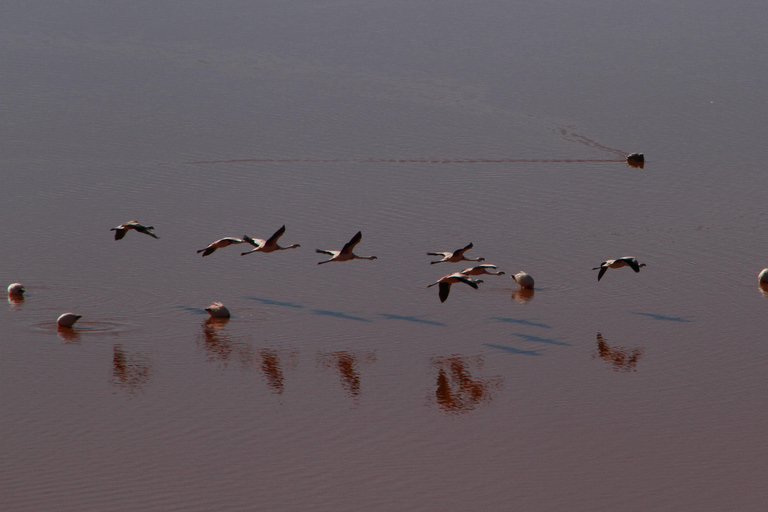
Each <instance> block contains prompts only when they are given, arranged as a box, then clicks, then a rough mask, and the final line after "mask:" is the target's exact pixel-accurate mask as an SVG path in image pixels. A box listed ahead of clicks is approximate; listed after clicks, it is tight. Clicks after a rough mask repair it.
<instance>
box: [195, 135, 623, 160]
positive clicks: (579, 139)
mask: <svg viewBox="0 0 768 512" xmlns="http://www.w3.org/2000/svg"><path fill="white" fill-rule="evenodd" d="M552 131H553V132H555V133H558V134H559V135H560V136H561V137H562V138H563V139H564V140H566V141H568V142H573V143H576V144H580V145H582V146H587V147H589V148H594V149H598V150H600V151H602V152H605V153H611V154H614V155H616V157H615V158H234V159H227V160H198V161H194V162H184V165H205V164H209V165H210V164H236V163H285V164H294V163H313V164H334V163H355V164H370V163H375V164H507V163H546V164H551V163H574V162H579V163H581V162H589V163H601V162H606V163H607V162H612V163H615V162H626V154H627V153H626V152H624V151H621V150H618V149H615V148H611V147H609V146H606V145H605V144H601V143H599V142H597V141H595V140H594V139H590V138H589V137H585V136H584V135H580V134H578V133H576V132H574V131H572V130H569V128H556V129H553V130H552ZM619 157H620V158H619Z"/></svg>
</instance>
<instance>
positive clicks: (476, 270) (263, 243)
mask: <svg viewBox="0 0 768 512" xmlns="http://www.w3.org/2000/svg"><path fill="white" fill-rule="evenodd" d="M154 229H155V228H154V227H153V226H144V225H142V224H139V223H138V222H137V221H135V220H131V221H128V222H125V223H123V224H120V225H119V226H117V227H115V228H111V229H110V231H114V232H115V240H121V239H122V238H123V237H124V236H125V235H126V233H128V231H130V230H134V231H137V232H139V233H143V234H145V235H149V236H151V237H152V238H159V237H158V236H157V235H155V234H154V233H153V232H152V231H153V230H154ZM284 233H285V226H284V225H283V226H282V227H281V228H280V229H278V230H277V231H275V233H274V234H273V235H272V236H271V237H269V238H268V239H266V240H263V239H261V238H251V237H250V236H248V235H244V236H243V237H242V238H236V237H224V238H220V239H218V240H216V241H215V242H212V243H210V244H209V245H208V246H207V247H205V248H204V249H200V250H199V251H197V253H198V254H200V253H202V256H203V257H205V256H210V255H211V254H213V253H214V252H215V251H216V250H218V249H222V248H224V247H229V246H230V245H237V244H243V243H245V244H249V245H251V246H253V249H250V250H248V251H245V252H243V253H241V255H242V256H245V255H246V254H252V253H254V252H263V253H270V252H275V251H283V250H287V249H296V248H298V247H300V245H299V244H293V245H288V246H281V245H278V243H277V242H278V240H279V239H280V237H281V236H283V234H284ZM362 238H363V234H362V232H360V231H358V232H357V233H356V234H355V236H353V237H352V239H351V240H350V241H349V242H347V243H346V244H345V245H344V247H342V248H341V250H338V251H337V250H330V249H316V250H315V252H318V253H320V254H326V255H328V256H330V258H329V259H327V260H324V261H319V262H317V264H318V265H323V264H325V263H331V262H333V261H349V260H375V259H376V256H358V255H357V254H355V253H354V252H352V251H353V250H354V249H355V247H356V246H357V244H359V243H360V240H362ZM472 247H473V246H472V243H471V242H470V243H469V244H467V245H466V246H464V247H462V248H460V249H457V250H455V251H453V252H449V251H442V252H428V253H427V255H428V256H439V257H440V258H441V259H439V260H437V261H431V262H430V264H431V265H434V264H437V263H459V262H461V261H472V262H478V263H479V262H482V261H485V258H468V257H467V256H465V253H466V252H467V251H469V250H470V249H472ZM644 266H646V265H645V263H638V261H637V259H635V258H633V257H631V256H624V257H622V258H617V259H615V260H607V261H604V262H602V263H601V264H600V266H599V267H595V268H593V269H592V270H599V271H600V272H598V274H597V280H598V281H600V279H602V278H603V275H604V274H605V272H606V271H607V270H608V269H609V268H622V267H630V268H631V269H632V270H634V271H635V272H640V269H641V268H642V267H644ZM497 270H498V267H497V266H496V265H491V264H488V263H484V264H480V265H475V266H472V267H468V268H465V269H464V270H462V271H461V272H453V273H451V274H447V275H445V276H443V277H441V278H440V279H438V280H437V281H435V282H434V283H432V284H430V285H428V286H427V287H428V288H430V287H432V286H435V285H437V286H438V296H439V297H440V302H445V300H446V299H447V298H448V294H449V293H450V292H451V286H452V285H454V284H456V283H464V284H466V285H468V286H471V287H472V288H474V289H478V286H477V285H478V284H479V283H482V282H483V281H482V280H481V279H476V278H475V279H473V278H472V276H480V275H483V274H487V275H493V276H500V275H504V272H501V271H497ZM510 277H511V278H512V279H513V280H514V281H515V282H516V283H517V284H519V285H520V287H521V288H523V289H526V290H533V286H534V281H533V277H531V275H530V274H528V273H527V272H522V271H521V272H518V273H517V274H514V275H512V276H510ZM760 282H768V269H765V270H763V272H761V273H760ZM8 294H9V295H11V296H16V297H21V296H22V295H23V294H24V287H23V286H22V285H21V283H13V284H11V285H10V286H9V287H8ZM205 310H206V311H207V312H208V314H209V315H210V316H211V317H212V318H229V316H230V313H229V310H227V308H226V307H225V306H224V305H223V304H222V303H221V302H214V303H213V304H211V305H210V306H209V307H207V308H205ZM80 318H81V315H76V314H74V313H64V314H63V315H61V316H60V317H59V318H58V320H57V325H58V326H59V327H62V328H71V327H72V326H74V324H75V322H77V321H78V320H79V319H80Z"/></svg>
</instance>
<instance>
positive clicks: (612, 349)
mask: <svg viewBox="0 0 768 512" xmlns="http://www.w3.org/2000/svg"><path fill="white" fill-rule="evenodd" d="M642 355H643V350H642V349H640V348H634V349H626V348H623V347H619V346H615V345H614V346H611V345H609V344H608V343H607V342H606V341H605V339H603V335H602V334H600V333H599V332H598V333H597V351H596V352H595V353H594V354H592V358H593V359H594V358H597V357H599V358H600V359H602V360H603V361H605V362H606V363H607V364H608V365H609V366H610V367H611V368H612V369H613V371H616V372H634V371H637V369H636V368H635V367H636V366H637V363H638V361H640V358H641V357H642Z"/></svg>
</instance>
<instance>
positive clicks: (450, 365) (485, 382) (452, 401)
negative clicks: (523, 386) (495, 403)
mask: <svg viewBox="0 0 768 512" xmlns="http://www.w3.org/2000/svg"><path fill="white" fill-rule="evenodd" d="M431 363H432V366H433V367H434V368H435V369H436V370H437V377H436V389H435V402H436V403H437V406H438V408H440V410H442V411H443V412H447V413H453V414H462V413H466V412H469V411H472V410H473V409H475V408H476V407H477V406H479V405H480V404H482V403H485V402H489V401H490V400H491V399H492V397H493V391H495V390H496V389H498V388H499V387H500V386H501V383H502V378H501V377H499V376H495V377H490V378H484V377H477V376H474V375H472V373H473V372H475V371H477V370H480V369H481V368H482V367H483V359H482V358H481V357H479V356H476V357H466V356H459V355H454V356H450V357H433V358H432V360H431Z"/></svg>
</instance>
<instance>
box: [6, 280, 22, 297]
mask: <svg viewBox="0 0 768 512" xmlns="http://www.w3.org/2000/svg"><path fill="white" fill-rule="evenodd" d="M24 291H25V290H24V286H23V285H22V284H21V283H13V284H10V285H9V286H8V295H24Z"/></svg>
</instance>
